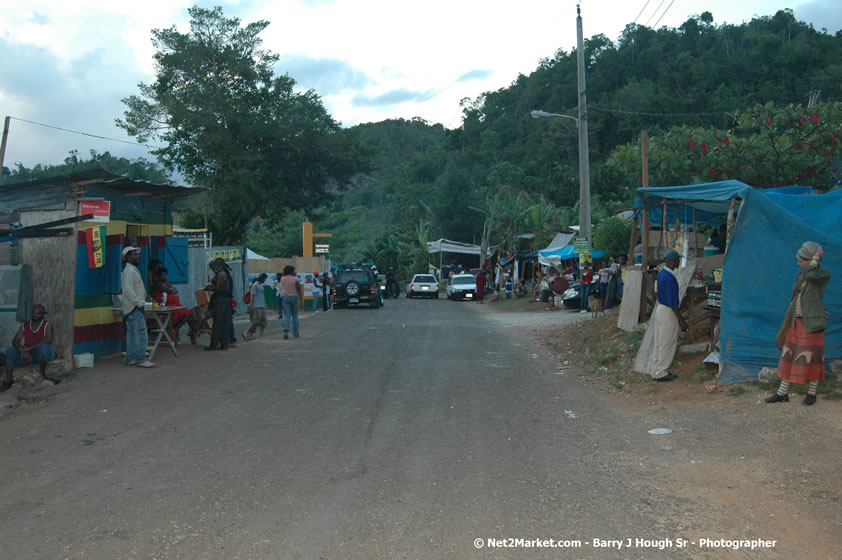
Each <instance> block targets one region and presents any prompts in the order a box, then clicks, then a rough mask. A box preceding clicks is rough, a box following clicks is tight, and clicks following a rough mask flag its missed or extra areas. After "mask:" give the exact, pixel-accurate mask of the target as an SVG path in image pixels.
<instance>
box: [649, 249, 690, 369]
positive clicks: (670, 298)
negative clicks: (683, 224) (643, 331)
mask: <svg viewBox="0 0 842 560" xmlns="http://www.w3.org/2000/svg"><path fill="white" fill-rule="evenodd" d="M678 262H679V255H678V252H676V251H667V252H666V253H665V254H664V267H663V268H662V269H661V271H660V272H659V273H658V304H657V305H656V306H655V311H654V312H653V313H652V317H653V318H654V320H655V355H654V357H653V361H652V377H654V378H655V381H672V380H673V379H675V378H676V376H675V375H674V374H672V373H670V370H669V368H670V366H671V365H672V360H673V358H674V357H675V350H676V349H677V348H678V329H679V327H680V328H681V330H683V331H686V330H687V321H685V320H684V317H682V316H681V313H680V312H679V311H678V306H679V305H680V304H681V299H680V297H679V294H678V280H677V279H676V277H675V269H676V268H678Z"/></svg>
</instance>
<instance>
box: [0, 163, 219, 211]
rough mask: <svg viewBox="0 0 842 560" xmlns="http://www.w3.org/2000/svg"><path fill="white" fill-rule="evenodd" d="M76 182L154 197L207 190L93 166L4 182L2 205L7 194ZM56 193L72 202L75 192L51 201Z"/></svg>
mask: <svg viewBox="0 0 842 560" xmlns="http://www.w3.org/2000/svg"><path fill="white" fill-rule="evenodd" d="M73 183H80V184H82V185H85V184H90V183H98V184H102V185H106V186H108V187H109V188H112V189H115V190H117V191H121V192H123V193H141V192H143V193H149V194H150V195H151V196H155V197H158V196H160V197H165V198H172V199H173V200H182V199H185V198H189V197H191V196H193V195H195V194H198V193H200V192H202V191H204V189H201V188H196V187H176V186H173V185H160V184H155V183H147V182H145V181H135V180H134V179H129V178H127V177H123V176H122V175H117V174H115V173H111V172H109V171H105V170H104V169H90V170H88V171H80V172H79V173H70V174H68V175H58V176H56V177H47V178H45V179H36V180H35V181H27V182H25V183H13V184H6V185H0V206H2V207H7V208H8V206H7V204H6V201H7V197H10V196H12V197H13V196H14V195H15V194H18V193H20V192H26V193H27V194H28V196H27V197H26V198H27V199H32V195H33V192H34V191H33V187H41V189H36V191H37V192H41V193H46V191H47V190H50V191H51V190H52V188H53V187H55V188H57V189H59V190H61V189H62V188H66V187H68V186H70V185H71V184H73ZM55 195H58V199H64V201H68V200H70V199H71V195H72V193H71V192H70V191H69V190H68V191H67V192H66V193H61V194H60V193H58V192H55V191H53V196H51V197H50V198H49V200H52V201H56V200H57V198H56V196H55ZM62 195H63V196H62ZM10 201H11V199H10ZM27 207H31V206H27ZM16 209H17V208H16Z"/></svg>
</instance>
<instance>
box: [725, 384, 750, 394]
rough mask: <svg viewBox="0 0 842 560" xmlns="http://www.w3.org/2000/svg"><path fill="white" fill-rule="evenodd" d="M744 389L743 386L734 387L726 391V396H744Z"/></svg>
mask: <svg viewBox="0 0 842 560" xmlns="http://www.w3.org/2000/svg"><path fill="white" fill-rule="evenodd" d="M745 392H746V388H745V386H743V385H736V386H734V387H731V388H730V389H728V396H729V397H738V396H740V395H742V394H745Z"/></svg>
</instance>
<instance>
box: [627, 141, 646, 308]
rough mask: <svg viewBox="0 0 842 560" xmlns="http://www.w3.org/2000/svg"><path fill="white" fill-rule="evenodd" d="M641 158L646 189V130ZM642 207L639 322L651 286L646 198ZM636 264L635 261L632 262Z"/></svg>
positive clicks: (643, 198)
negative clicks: (647, 288)
mask: <svg viewBox="0 0 842 560" xmlns="http://www.w3.org/2000/svg"><path fill="white" fill-rule="evenodd" d="M640 158H641V173H640V186H641V187H643V188H646V187H648V186H649V132H647V131H646V130H641V131H640ZM641 206H642V207H643V218H642V220H641V228H642V229H643V232H641V238H642V241H641V243H642V247H643V248H642V250H641V252H642V253H643V254H642V255H641V258H640V270H641V272H642V273H643V275H642V278H641V282H640V291H641V293H640V317H639V318H638V322H640V323H643V322H644V321H646V315H647V314H648V310H647V308H646V297H647V296H648V293H647V290H646V287H647V285H648V284H649V271H648V268H649V211H648V210H647V209H646V196H645V195H644V196H643V197H642V199H641ZM630 262H634V261H630Z"/></svg>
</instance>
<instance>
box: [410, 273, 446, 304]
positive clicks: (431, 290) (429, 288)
mask: <svg viewBox="0 0 842 560" xmlns="http://www.w3.org/2000/svg"><path fill="white" fill-rule="evenodd" d="M415 296H425V297H429V298H436V299H438V297H439V281H438V280H436V277H435V276H433V275H432V274H416V275H415V276H413V277H412V281H411V282H410V283H409V285H408V286H407V289H406V297H408V298H411V297H415Z"/></svg>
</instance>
